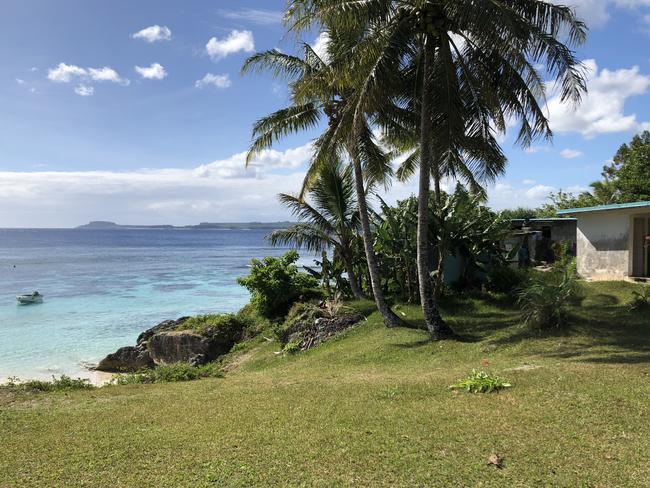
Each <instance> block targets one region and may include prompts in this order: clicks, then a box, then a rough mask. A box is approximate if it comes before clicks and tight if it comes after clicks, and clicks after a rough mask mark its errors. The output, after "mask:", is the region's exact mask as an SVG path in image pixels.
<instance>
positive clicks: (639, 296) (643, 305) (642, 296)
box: [628, 287, 650, 311]
mask: <svg viewBox="0 0 650 488" xmlns="http://www.w3.org/2000/svg"><path fill="white" fill-rule="evenodd" d="M628 306H629V308H630V310H632V311H636V310H647V309H649V308H650V287H647V288H644V289H643V291H640V292H639V291H636V290H634V291H633V292H632V299H631V300H630V302H629V303H628Z"/></svg>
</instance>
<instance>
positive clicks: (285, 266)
mask: <svg viewBox="0 0 650 488" xmlns="http://www.w3.org/2000/svg"><path fill="white" fill-rule="evenodd" d="M298 257H299V256H298V253H297V252H296V251H289V252H288V253H286V254H285V255H284V256H282V257H280V258H274V257H266V258H264V259H263V260H261V261H260V260H259V259H253V260H252V261H251V264H252V268H251V272H250V274H249V275H248V276H246V277H242V278H238V280H237V282H238V283H239V284H240V285H242V286H244V287H246V288H247V289H248V290H249V291H250V292H251V295H252V299H251V303H252V304H253V305H255V307H256V308H257V309H258V310H259V312H260V313H261V314H262V315H263V316H264V317H267V318H272V319H277V318H281V317H284V316H285V315H286V314H287V312H288V311H289V309H290V308H291V305H293V304H294V303H296V302H298V301H304V300H309V299H311V298H316V297H322V291H321V290H319V288H318V281H317V280H316V279H315V278H313V277H312V276H310V275H308V274H307V273H301V272H299V271H298V268H297V266H296V265H295V262H296V261H297V260H298Z"/></svg>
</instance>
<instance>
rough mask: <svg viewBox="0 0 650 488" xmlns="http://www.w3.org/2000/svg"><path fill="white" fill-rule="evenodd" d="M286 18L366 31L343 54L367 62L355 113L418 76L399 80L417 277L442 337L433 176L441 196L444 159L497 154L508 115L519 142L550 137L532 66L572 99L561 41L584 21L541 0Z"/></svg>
mask: <svg viewBox="0 0 650 488" xmlns="http://www.w3.org/2000/svg"><path fill="white" fill-rule="evenodd" d="M287 18H288V19H289V21H290V22H292V28H293V29H295V30H299V29H303V28H308V27H309V26H312V25H314V24H324V25H327V26H328V27H329V29H330V31H336V30H339V29H340V30H350V29H352V30H355V31H356V30H363V31H364V32H365V34H364V39H363V40H362V41H360V42H358V43H357V45H356V46H355V48H354V49H353V50H352V51H351V52H350V53H349V58H350V59H351V60H353V62H354V63H355V65H356V66H358V67H360V68H361V70H363V68H364V67H365V68H366V69H365V70H363V71H365V72H364V73H363V74H362V75H361V76H360V80H359V82H358V83H359V85H360V86H361V87H362V89H361V91H362V95H361V96H360V97H359V104H358V106H357V109H358V111H359V112H360V113H363V114H367V113H368V112H369V111H370V110H372V107H373V105H374V104H375V103H376V101H377V100H384V99H386V98H390V97H392V98H395V99H396V104H395V105H396V106H398V107H400V106H401V107H403V106H404V105H405V103H406V104H407V103H408V100H406V101H405V100H404V99H403V93H404V79H405V76H404V75H405V74H407V75H408V76H411V77H412V78H414V79H415V80H416V82H415V84H414V85H411V86H408V87H407V88H408V89H409V90H411V93H412V95H411V96H410V97H417V98H418V99H419V103H418V105H417V107H416V108H417V110H418V114H419V121H418V133H419V152H420V156H419V178H418V183H419V185H418V186H419V188H418V237H417V241H418V242H417V244H418V257H417V260H418V279H419V282H420V296H421V302H422V309H423V313H424V316H425V320H426V323H427V327H428V329H429V331H430V333H431V335H432V337H433V338H434V339H437V338H441V337H443V336H444V335H445V334H446V333H448V332H449V328H448V327H447V326H446V325H445V323H444V321H443V320H442V318H441V317H440V314H439V312H438V307H437V303H436V297H435V296H434V294H433V293H432V282H431V276H430V272H431V265H430V262H429V255H430V249H429V246H430V245H429V241H428V239H427V236H428V227H429V215H428V214H429V212H428V201H429V191H430V181H431V175H432V174H433V179H434V183H435V185H436V194H437V195H440V192H439V191H438V186H439V183H440V179H441V177H442V176H443V173H444V171H445V168H454V167H456V168H457V167H459V166H461V164H462V163H463V162H465V163H464V164H465V165H466V166H468V167H471V166H472V162H473V161H474V162H476V161H486V160H487V161H489V160H494V161H497V160H498V158H501V157H502V155H501V151H500V149H499V145H498V143H497V141H496V139H495V134H496V133H497V132H501V133H505V130H506V122H507V121H510V120H518V121H519V122H520V128H519V133H518V137H517V142H518V143H520V144H521V145H523V146H526V145H529V144H530V143H531V142H532V141H533V140H534V139H535V138H536V137H546V138H550V137H551V136H552V133H551V130H550V128H549V125H548V120H547V119H546V116H545V113H544V112H543V110H542V107H541V106H540V100H543V99H544V95H545V85H544V82H543V81H542V79H541V77H540V75H539V73H538V72H537V69H536V65H537V64H538V63H540V62H542V63H544V64H545V66H546V69H547V72H548V74H549V75H550V76H551V77H553V78H554V79H555V81H556V83H555V85H556V87H557V90H558V91H559V92H560V94H561V99H562V101H569V100H571V101H574V102H577V101H579V99H580V97H581V94H582V93H583V92H584V90H585V89H586V87H585V81H584V77H583V74H582V70H581V69H580V63H579V62H578V60H577V59H576V58H575V56H574V54H573V52H572V51H571V50H570V48H569V47H568V46H570V45H576V44H580V43H581V42H584V40H585V37H586V28H585V26H584V24H583V23H582V22H581V21H579V20H577V19H576V18H575V16H574V13H573V11H572V10H571V9H570V8H568V7H564V6H560V5H555V4H551V3H547V2H544V1H542V0H499V1H494V0H362V1H360V0H292V1H291V2H290V4H289V7H288V10H287ZM561 36H564V39H562V40H561V39H560V37H561ZM385 105H386V104H385V103H384V102H381V103H380V106H385ZM378 110H379V109H378ZM468 161H469V164H468Z"/></svg>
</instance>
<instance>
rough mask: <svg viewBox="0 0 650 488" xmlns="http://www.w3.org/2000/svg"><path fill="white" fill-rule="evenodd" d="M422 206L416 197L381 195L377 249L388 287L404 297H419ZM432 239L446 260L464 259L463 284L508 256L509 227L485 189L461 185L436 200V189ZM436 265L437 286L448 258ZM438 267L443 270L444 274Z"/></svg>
mask: <svg viewBox="0 0 650 488" xmlns="http://www.w3.org/2000/svg"><path fill="white" fill-rule="evenodd" d="M417 208H418V202H417V200H416V198H415V197H411V198H408V199H406V200H402V201H399V202H397V205H396V206H395V207H389V206H388V205H387V204H386V203H385V202H383V201H382V215H381V216H379V217H378V218H379V220H380V223H379V225H378V226H377V234H376V239H375V251H376V252H377V255H378V256H379V258H380V260H381V263H382V268H381V269H382V273H383V275H384V276H385V277H386V278H387V279H389V289H390V290H391V291H392V292H393V293H394V294H395V295H396V296H397V297H399V298H401V299H403V300H407V301H409V302H417V301H418V300H419V298H418V294H419V292H418V280H417V263H416V258H417V247H416V235H417ZM429 214H430V220H431V222H432V224H433V225H431V226H430V227H429V240H430V243H431V245H432V247H433V248H434V249H440V254H441V255H442V256H443V260H444V259H446V258H448V257H450V256H456V257H458V258H459V259H460V260H461V263H462V268H461V275H460V277H459V282H460V283H459V285H460V288H461V289H462V288H465V287H469V286H471V285H472V284H473V283H475V282H476V281H477V280H479V279H480V276H481V275H483V274H485V273H486V272H487V271H488V269H490V267H491V266H492V265H497V266H500V265H503V264H505V262H506V257H507V256H506V251H505V248H504V246H503V242H504V239H505V237H506V236H507V234H508V231H509V227H508V225H507V222H505V221H504V220H503V219H502V218H501V216H499V215H497V214H495V213H494V212H492V211H491V210H490V209H488V208H487V207H486V206H485V205H484V204H483V203H482V200H481V196H480V195H472V194H471V193H469V192H468V191H467V190H465V188H463V187H462V186H461V185H458V186H457V187H456V189H455V191H454V193H452V194H451V195H447V194H442V196H441V199H440V204H436V202H435V195H434V194H431V198H430V204H429ZM442 264H443V266H442V267H437V268H439V269H437V270H436V276H437V277H438V278H439V282H438V288H439V291H440V290H441V289H442V283H443V278H444V272H445V270H444V261H443V263H442ZM437 273H440V274H439V275H438V274H437Z"/></svg>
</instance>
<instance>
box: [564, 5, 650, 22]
mask: <svg viewBox="0 0 650 488" xmlns="http://www.w3.org/2000/svg"><path fill="white" fill-rule="evenodd" d="M551 1H552V2H553V3H556V4H560V5H568V6H569V7H573V8H574V9H575V11H576V14H577V15H578V17H579V18H580V19H582V20H584V21H585V22H586V23H587V26H588V27H590V28H597V27H602V26H603V25H605V24H606V23H607V22H608V21H609V19H610V18H611V13H610V11H611V9H612V8H626V9H629V10H636V9H639V8H641V7H648V6H650V0H551Z"/></svg>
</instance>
